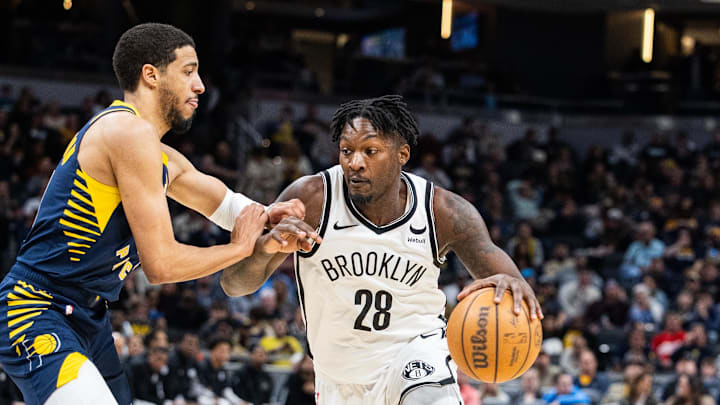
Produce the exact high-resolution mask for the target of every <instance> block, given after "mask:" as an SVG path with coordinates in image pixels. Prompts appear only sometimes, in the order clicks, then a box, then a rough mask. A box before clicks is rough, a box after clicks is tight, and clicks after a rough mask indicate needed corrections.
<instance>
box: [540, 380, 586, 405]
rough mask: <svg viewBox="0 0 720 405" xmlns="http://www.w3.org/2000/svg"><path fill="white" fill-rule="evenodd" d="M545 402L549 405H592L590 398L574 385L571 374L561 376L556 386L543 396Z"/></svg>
mask: <svg viewBox="0 0 720 405" xmlns="http://www.w3.org/2000/svg"><path fill="white" fill-rule="evenodd" d="M542 399H543V401H545V403H546V404H549V405H576V404H588V405H590V398H589V397H588V396H587V395H586V394H585V393H584V392H582V391H581V390H580V389H579V388H578V387H576V386H574V385H573V382H572V376H571V375H570V374H559V375H558V376H557V377H556V378H555V386H554V387H553V388H551V389H550V390H549V391H548V392H546V393H545V395H543V398H542Z"/></svg>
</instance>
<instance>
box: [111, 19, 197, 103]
mask: <svg viewBox="0 0 720 405" xmlns="http://www.w3.org/2000/svg"><path fill="white" fill-rule="evenodd" d="M187 45H190V46H192V47H193V48H195V41H193V39H192V38H191V37H190V35H188V34H186V33H185V32H183V31H182V30H181V29H179V28H176V27H173V26H172V25H168V24H158V23H147V24H140V25H136V26H134V27H132V28H130V29H129V30H127V31H125V33H124V34H122V36H121V37H120V40H118V43H117V45H115V52H114V53H113V59H112V62H113V70H114V71H115V77H117V80H118V83H119V84H120V88H121V89H123V90H124V91H131V92H132V91H135V90H136V89H137V86H138V81H139V78H140V72H141V70H142V67H143V65H144V64H146V63H148V64H151V65H153V66H155V67H157V68H158V69H161V70H163V69H165V68H166V67H167V66H168V65H169V64H170V63H172V62H173V61H174V60H175V57H176V55H175V50H176V49H178V48H182V47H184V46H187Z"/></svg>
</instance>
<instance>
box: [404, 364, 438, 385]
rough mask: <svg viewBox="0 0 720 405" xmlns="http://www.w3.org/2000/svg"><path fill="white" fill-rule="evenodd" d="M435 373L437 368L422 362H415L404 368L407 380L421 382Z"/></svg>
mask: <svg viewBox="0 0 720 405" xmlns="http://www.w3.org/2000/svg"><path fill="white" fill-rule="evenodd" d="M434 372H435V367H433V366H431V365H429V364H427V363H425V362H424V361H422V360H413V361H411V362H409V363H408V364H406V365H405V368H403V373H402V375H403V378H404V379H406V380H411V381H412V380H419V379H421V378H424V377H427V376H429V375H430V374H432V373H434Z"/></svg>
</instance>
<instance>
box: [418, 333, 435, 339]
mask: <svg viewBox="0 0 720 405" xmlns="http://www.w3.org/2000/svg"><path fill="white" fill-rule="evenodd" d="M437 334H438V333H437V332H435V333H430V334H427V335H426V334H424V333H423V334H421V335H420V337H421V338H423V339H427V338H430V337H433V336H437Z"/></svg>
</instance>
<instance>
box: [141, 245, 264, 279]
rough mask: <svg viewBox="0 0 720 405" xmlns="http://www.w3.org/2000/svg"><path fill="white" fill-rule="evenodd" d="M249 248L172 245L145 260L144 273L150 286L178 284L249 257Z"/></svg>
mask: <svg viewBox="0 0 720 405" xmlns="http://www.w3.org/2000/svg"><path fill="white" fill-rule="evenodd" d="M248 245H249V246H252V245H251V244H239V243H229V244H226V245H217V246H211V247H204V248H201V247H196V246H191V245H185V244H182V243H179V242H174V243H173V244H172V247H169V248H167V249H163V250H164V251H165V252H164V254H163V255H162V256H156V257H153V258H150V259H149V260H148V261H145V260H144V257H143V255H142V252H141V261H142V265H143V270H144V271H145V274H146V275H147V277H148V280H149V281H150V282H151V283H153V284H165V283H179V282H183V281H189V280H195V279H198V278H202V277H205V276H209V275H211V274H214V273H216V272H218V271H220V270H222V269H224V268H226V267H228V266H230V265H232V264H234V263H237V262H238V261H239V260H242V259H243V258H245V257H248V256H249V255H250V254H252V250H251V249H250V248H249V247H248Z"/></svg>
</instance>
